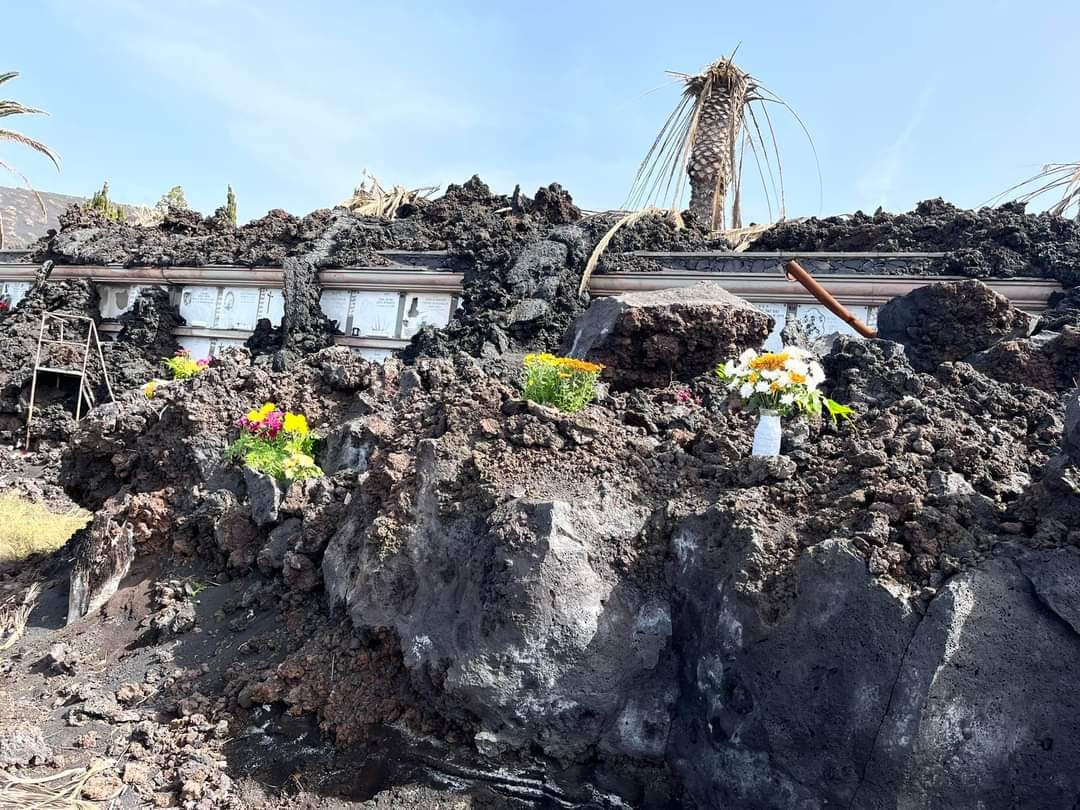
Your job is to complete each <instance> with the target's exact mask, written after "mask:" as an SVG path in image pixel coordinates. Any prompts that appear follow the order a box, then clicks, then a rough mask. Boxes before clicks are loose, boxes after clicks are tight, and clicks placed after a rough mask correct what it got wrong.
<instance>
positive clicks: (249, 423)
mask: <svg viewBox="0 0 1080 810" xmlns="http://www.w3.org/2000/svg"><path fill="white" fill-rule="evenodd" d="M236 426H237V427H238V428H240V437H239V438H238V439H237V440H236V441H235V442H233V443H232V444H231V445H230V446H229V448H228V449H227V450H226V451H225V456H226V458H228V459H230V460H233V461H235V460H242V461H243V463H244V465H245V466H247V467H250V468H251V469H253V470H258V471H259V472H261V473H266V474H267V475H270V476H273V477H274V478H278V479H283V480H286V481H299V480H303V479H305V478H320V477H322V475H323V471H322V470H320V469H319V467H318V465H317V464H316V463H315V459H314V458H313V457H312V454H311V451H312V449H313V448H314V445H315V439H314V437H313V436H312V435H311V433H310V431H309V429H308V423H307V418H306V417H305V416H304V415H303V414H299V413H290V412H288V411H282V410H280V409H279V408H278V407H277V405H275V404H274V403H273V402H267V403H266V404H265V405H263V406H262V407H261V408H259V410H257V411H249V412H248V413H247V415H245V416H243V417H241V418H240V419H239V420H237V422H236Z"/></svg>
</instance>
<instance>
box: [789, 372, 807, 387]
mask: <svg viewBox="0 0 1080 810" xmlns="http://www.w3.org/2000/svg"><path fill="white" fill-rule="evenodd" d="M791 381H792V382H793V383H795V384H796V385H802V384H803V383H804V382H806V375H805V374H800V373H799V372H797V371H793V372H791Z"/></svg>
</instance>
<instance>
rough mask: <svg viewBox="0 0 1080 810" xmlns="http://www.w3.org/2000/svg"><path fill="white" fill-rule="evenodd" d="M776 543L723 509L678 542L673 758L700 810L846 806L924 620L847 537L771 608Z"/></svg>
mask: <svg viewBox="0 0 1080 810" xmlns="http://www.w3.org/2000/svg"><path fill="white" fill-rule="evenodd" d="M775 525H776V526H780V525H782V522H781V521H777V523H776V524H775ZM779 534H780V532H779V531H778V529H777V528H773V527H772V526H770V525H769V524H768V523H767V522H765V521H754V520H752V519H748V518H747V517H745V516H736V515H733V514H731V513H727V512H725V511H715V512H713V513H709V514H706V515H703V516H702V517H700V518H696V519H694V520H691V521H688V522H687V523H685V524H683V525H682V526H681V527H679V528H678V529H677V530H676V532H675V534H674V537H673V540H672V545H673V551H674V555H675V560H676V563H675V565H676V570H677V574H676V581H675V589H676V601H675V605H676V607H675V611H674V615H675V636H674V639H673V641H674V645H675V649H676V653H677V656H678V659H679V694H680V698H679V704H678V707H677V709H676V712H675V715H674V728H673V730H672V735H671V743H670V746H669V761H670V763H671V765H672V767H673V768H674V769H675V770H676V771H677V772H678V773H679V775H680V777H681V781H682V782H683V783H684V784H685V785H686V786H687V789H688V790H689V792H690V793H691V795H692V796H693V797H694V799H695V801H696V802H697V805H698V806H699V807H777V808H779V807H819V806H831V805H833V804H838V805H844V806H847V805H849V804H850V802H851V800H852V797H853V796H854V795H855V791H856V789H857V787H858V784H859V782H860V779H861V778H862V772H863V768H864V767H865V764H866V761H867V759H868V758H869V756H870V752H871V750H872V748H873V744H874V738H875V733H876V728H877V725H878V723H879V722H880V720H881V718H882V717H884V715H885V712H886V709H887V707H888V706H889V701H890V695H891V688H892V684H893V682H894V681H895V679H896V673H897V672H898V671H899V668H900V664H901V661H902V659H903V656H904V650H905V648H906V647H907V644H908V642H909V640H910V638H911V634H912V633H913V632H914V629H915V626H916V625H917V624H918V616H917V615H916V614H915V612H914V611H913V609H912V608H911V606H910V605H909V604H908V603H907V601H906V600H904V599H902V598H901V597H900V596H899V595H898V594H897V593H895V592H892V591H890V590H889V589H888V588H887V587H885V586H884V585H883V584H882V583H880V582H878V581H877V580H875V579H874V578H872V577H871V576H870V575H869V574H868V573H867V571H866V563H865V562H864V561H863V560H862V559H861V558H860V557H859V555H858V554H857V553H856V552H855V551H854V549H853V548H852V547H851V545H850V543H849V541H844V540H828V541H825V542H824V543H821V544H820V545H818V546H815V547H814V548H813V549H811V550H810V552H809V553H807V554H806V555H804V556H803V557H802V558H801V560H800V561H799V563H798V564H797V566H796V568H795V571H794V573H793V576H794V580H793V582H792V583H791V586H790V592H791V593H789V595H788V598H787V599H786V600H785V601H786V604H783V603H781V604H776V603H775V599H776V597H775V596H766V594H765V592H764V590H763V588H762V582H761V580H760V577H761V572H762V571H763V570H764V569H765V568H766V567H767V566H768V564H769V563H768V560H769V559H770V557H772V556H773V555H774V554H775V551H776V547H777V546H778V544H779V543H780V542H781V537H780V536H779ZM823 803H824V804H823Z"/></svg>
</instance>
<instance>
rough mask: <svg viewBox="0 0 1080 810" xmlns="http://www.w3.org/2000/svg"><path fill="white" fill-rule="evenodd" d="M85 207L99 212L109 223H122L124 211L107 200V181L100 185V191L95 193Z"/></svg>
mask: <svg viewBox="0 0 1080 810" xmlns="http://www.w3.org/2000/svg"><path fill="white" fill-rule="evenodd" d="M87 207H88V208H90V209H91V210H94V211H100V212H101V213H102V214H104V215H105V219H107V220H110V221H111V222H123V221H124V219H125V214H124V209H123V208H122V207H121V206H119V205H117V204H116V203H114V202H113V201H112V200H110V199H109V181H108V180H106V181H105V182H104V183H102V185H101V191H95V192H94V195H93V196H92V197H91V198H90V202H89V203H87Z"/></svg>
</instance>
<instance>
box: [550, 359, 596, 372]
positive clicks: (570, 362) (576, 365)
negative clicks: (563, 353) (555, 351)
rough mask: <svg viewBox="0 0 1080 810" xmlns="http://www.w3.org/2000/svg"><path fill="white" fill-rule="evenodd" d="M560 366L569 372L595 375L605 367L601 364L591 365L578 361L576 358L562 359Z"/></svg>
mask: <svg viewBox="0 0 1080 810" xmlns="http://www.w3.org/2000/svg"><path fill="white" fill-rule="evenodd" d="M558 362H559V365H560V366H561V367H562V368H565V369H567V370H569V371H580V372H582V373H584V374H595V373H597V372H598V371H600V370H601V369H603V368H604V367H603V366H602V365H600V364H599V363H590V362H588V361H587V360H578V359H577V358H574V357H560V358H559V361H558Z"/></svg>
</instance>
